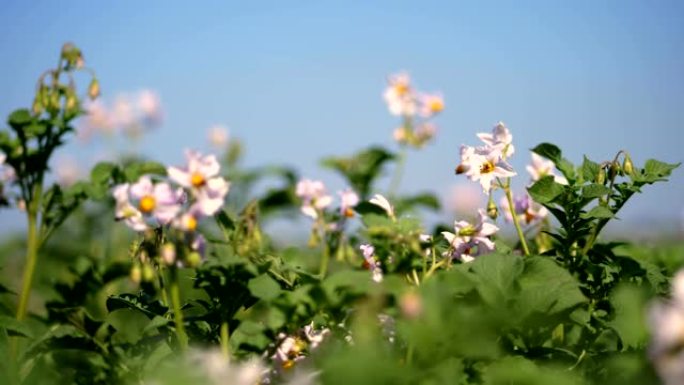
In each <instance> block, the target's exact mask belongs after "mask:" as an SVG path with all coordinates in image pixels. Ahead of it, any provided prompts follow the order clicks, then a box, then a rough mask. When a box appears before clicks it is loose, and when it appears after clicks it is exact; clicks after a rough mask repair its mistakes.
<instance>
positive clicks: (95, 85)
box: [88, 78, 100, 100]
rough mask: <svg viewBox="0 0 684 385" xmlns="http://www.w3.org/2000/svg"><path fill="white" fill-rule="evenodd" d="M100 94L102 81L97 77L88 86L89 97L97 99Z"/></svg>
mask: <svg viewBox="0 0 684 385" xmlns="http://www.w3.org/2000/svg"><path fill="white" fill-rule="evenodd" d="M98 96H100V82H99V81H98V80H97V78H93V80H91V81H90V85H89V86H88V97H89V98H90V100H95V99H97V97H98Z"/></svg>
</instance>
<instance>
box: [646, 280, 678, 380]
mask: <svg viewBox="0 0 684 385" xmlns="http://www.w3.org/2000/svg"><path fill="white" fill-rule="evenodd" d="M648 316H649V317H648V320H649V325H650V329H651V343H650V346H649V355H650V357H651V359H652V360H653V361H654V364H655V368H656V370H657V372H658V374H659V375H660V377H661V379H662V380H663V381H664V383H665V384H666V385H675V384H682V383H684V270H680V271H679V272H678V273H677V274H676V275H675V277H674V278H673V280H672V299H671V301H669V302H656V303H654V304H652V305H651V307H650V309H649V313H648Z"/></svg>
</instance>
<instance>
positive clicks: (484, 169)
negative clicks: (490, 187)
mask: <svg viewBox="0 0 684 385" xmlns="http://www.w3.org/2000/svg"><path fill="white" fill-rule="evenodd" d="M494 168H495V166H494V163H492V162H491V161H489V160H488V161H486V162H484V163H482V165H481V166H480V174H488V173H490V172H492V171H494Z"/></svg>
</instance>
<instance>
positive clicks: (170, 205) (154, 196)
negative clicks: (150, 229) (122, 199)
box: [129, 176, 181, 225]
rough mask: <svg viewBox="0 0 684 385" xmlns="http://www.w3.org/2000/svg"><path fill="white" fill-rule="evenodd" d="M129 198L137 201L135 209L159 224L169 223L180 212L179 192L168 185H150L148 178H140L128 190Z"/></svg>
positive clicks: (150, 181)
mask: <svg viewBox="0 0 684 385" xmlns="http://www.w3.org/2000/svg"><path fill="white" fill-rule="evenodd" d="M129 193H130V196H131V198H133V199H134V200H136V201H137V209H138V210H139V211H140V212H141V213H142V214H143V215H148V216H152V217H154V218H155V219H156V220H157V221H158V222H159V224H161V225H166V224H168V223H170V222H171V221H172V220H173V219H174V218H175V217H176V215H177V214H178V213H179V212H180V209H181V206H180V199H181V192H180V191H175V190H173V189H172V188H171V186H170V185H169V184H168V183H156V184H154V183H152V180H151V179H150V177H149V176H142V177H140V179H138V181H137V182H136V183H134V184H133V185H131V188H130V190H129Z"/></svg>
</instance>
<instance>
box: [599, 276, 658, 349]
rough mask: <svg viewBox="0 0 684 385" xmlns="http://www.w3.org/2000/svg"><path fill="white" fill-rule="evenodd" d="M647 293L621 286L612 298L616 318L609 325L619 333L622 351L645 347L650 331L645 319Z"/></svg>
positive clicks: (631, 287)
mask: <svg viewBox="0 0 684 385" xmlns="http://www.w3.org/2000/svg"><path fill="white" fill-rule="evenodd" d="M644 294H645V293H644V292H643V291H642V290H640V289H638V288H636V287H633V286H620V287H618V288H617V289H615V290H614V292H613V294H612V296H611V305H612V306H613V308H614V309H615V318H614V319H613V320H612V321H610V322H609V325H610V326H611V327H612V328H613V329H614V330H615V331H616V332H617V333H618V335H619V336H620V340H621V341H622V349H623V350H625V349H627V348H637V347H642V346H644V345H645V343H646V341H647V339H648V329H647V328H646V320H645V317H644V308H645V306H646V298H645V295H644Z"/></svg>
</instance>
